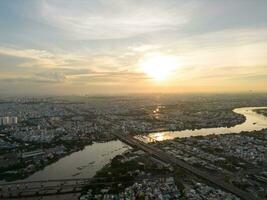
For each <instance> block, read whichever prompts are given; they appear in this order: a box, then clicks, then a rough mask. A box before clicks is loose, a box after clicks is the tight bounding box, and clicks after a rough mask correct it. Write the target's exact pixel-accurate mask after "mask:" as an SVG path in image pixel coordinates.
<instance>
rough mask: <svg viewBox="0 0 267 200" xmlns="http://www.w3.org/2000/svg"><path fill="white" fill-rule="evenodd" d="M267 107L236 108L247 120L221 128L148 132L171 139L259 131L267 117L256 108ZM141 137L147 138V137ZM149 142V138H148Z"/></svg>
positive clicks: (266, 122)
mask: <svg viewBox="0 0 267 200" xmlns="http://www.w3.org/2000/svg"><path fill="white" fill-rule="evenodd" d="M257 109H267V107H244V108H236V109H234V110H233V112H235V113H238V114H242V115H244V116H245V117H246V121H245V122H244V123H242V124H238V125H236V126H233V127H229V128H228V127H219V128H202V129H196V130H183V131H164V132H155V133H150V134H148V137H149V138H153V139H155V140H157V141H163V140H171V139H174V138H182V137H190V136H205V135H211V134H226V133H240V132H242V131H249V132H250V131H259V130H262V129H265V128H267V117H265V116H263V115H261V114H258V113H256V112H255V111H254V110H257ZM141 139H146V138H145V137H143V138H141ZM146 141H147V142H149V139H148V138H147V139H146Z"/></svg>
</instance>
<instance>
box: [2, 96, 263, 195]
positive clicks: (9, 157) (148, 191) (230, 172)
mask: <svg viewBox="0 0 267 200" xmlns="http://www.w3.org/2000/svg"><path fill="white" fill-rule="evenodd" d="M266 103H267V102H266V96H265V95H257V98H253V99H251V95H242V96H241V97H240V96H239V98H237V96H235V95H183V96H182V95H145V96H141V95H137V96H128V97H87V96H86V97H65V98H60V97H47V98H40V97H36V98H26V97H25V98H2V99H1V104H0V107H1V109H0V110H1V132H0V134H1V138H0V153H1V154H0V160H1V162H0V169H1V171H0V177H1V180H2V181H1V182H2V183H3V185H2V189H1V195H2V197H12V195H15V196H16V195H23V192H22V191H21V192H18V191H20V190H25V188H24V187H29V186H25V185H24V183H23V182H22V184H21V185H20V183H19V182H21V181H23V179H25V180H27V178H28V177H31V175H32V174H34V173H35V172H37V171H42V170H43V168H45V167H46V166H49V165H52V164H53V163H56V162H57V161H58V160H60V159H62V158H64V157H66V156H67V155H70V154H75V152H79V151H83V149H84V148H85V147H86V146H91V145H94V144H95V143H105V142H108V141H113V140H117V139H118V138H117V137H116V134H120V135H123V136H127V137H135V138H137V139H138V140H139V141H140V142H142V143H143V142H145V143H147V144H148V145H149V146H151V147H154V148H156V149H161V150H162V151H164V152H166V153H167V154H168V155H170V156H173V157H175V158H177V159H179V160H182V161H184V162H186V163H188V164H189V165H191V166H193V167H196V168H198V169H199V170H201V171H203V172H206V173H208V174H210V175H214V176H216V177H217V178H218V179H220V180H223V181H225V182H227V183H229V184H231V185H233V186H235V187H238V188H240V189H242V190H244V191H246V192H248V193H251V194H253V195H254V196H255V197H258V198H259V199H261V198H262V199H264V198H266V195H267V191H266V187H265V184H266V182H267V172H266V171H265V170H264V169H265V168H266V166H267V149H266V141H267V131H266V130H267V129H263V130H259V131H249V132H241V133H228V134H222V135H216V133H214V134H212V135H207V136H192V137H181V138H175V139H173V140H165V141H164V140H163V141H161V142H159V141H156V140H152V139H151V141H149V140H148V141H145V139H147V138H148V134H149V133H161V132H164V131H166V130H169V131H183V130H192V131H194V130H197V129H200V128H204V129H205V128H216V127H233V126H236V125H238V124H242V123H244V122H245V121H246V118H245V117H244V116H243V115H241V114H237V113H235V112H233V111H232V110H233V109H234V108H238V107H250V106H253V107H254V106H259V107H260V106H263V105H266ZM265 112H266V110H265V109H258V110H255V113H258V114H259V115H260V116H262V117H263V116H264V114H265ZM255 123H256V122H255ZM148 142H149V143H148ZM125 145H126V146H128V144H125ZM126 146H125V147H126ZM130 146H131V145H130ZM123 148H124V147H121V149H123ZM116 151H117V150H116V149H115V150H114V152H116ZM119 152H120V153H119ZM119 152H118V154H117V155H114V156H115V157H111V158H110V159H111V161H110V162H108V163H107V164H106V165H105V166H104V167H103V168H102V169H101V167H100V168H99V169H98V171H97V172H96V174H95V175H94V176H93V177H97V178H101V179H100V180H98V179H97V180H92V181H90V183H85V184H84V185H83V186H82V187H81V188H80V190H77V191H76V192H79V193H80V194H81V195H80V197H79V196H78V197H77V198H80V199H81V200H83V199H92V198H95V199H118V198H119V199H133V198H134V197H135V198H137V199H138V198H141V199H142V198H149V199H155V198H156V199H202V198H203V197H205V199H239V198H240V197H239V196H236V195H233V194H231V193H229V192H228V191H223V190H222V189H221V188H218V187H216V186H214V185H211V184H210V183H209V182H207V181H205V180H202V179H201V178H199V177H198V176H196V175H194V174H192V173H188V172H187V171H186V169H183V168H179V167H176V166H173V165H172V164H170V163H167V162H164V161H163V160H161V159H159V158H157V157H155V156H153V155H150V153H149V152H145V151H144V150H142V149H139V150H138V148H135V147H134V146H132V148H131V147H127V148H126V149H125V150H124V151H119ZM98 156H99V157H101V156H105V155H98ZM84 159H86V158H84ZM94 164H95V163H94V161H92V162H90V163H89V164H88V165H87V166H76V167H77V169H78V170H80V171H81V172H82V170H83V168H85V167H89V168H90V166H93V165H94ZM81 172H80V173H81ZM80 173H79V172H78V173H77V175H79V174H80ZM75 176H76V175H75V174H74V175H73V176H72V177H66V179H70V178H72V179H74V178H76V177H75ZM93 177H90V176H86V175H84V178H93ZM102 179H105V180H102ZM16 182H18V184H17V185H16V184H15V185H14V184H13V186H14V187H15V186H16V187H17V188H16V189H15V191H13V192H11V191H12V190H13V189H14V188H12V185H11V186H8V187H9V188H7V187H6V185H8V183H16ZM95 182H96V183H98V184H99V185H98V184H96V186H95V185H94V184H93V183H95ZM102 182H103V183H104V182H108V183H110V182H112V183H113V184H111V183H110V184H111V185H110V184H107V185H105V184H102ZM60 184H63V185H64V184H66V185H67V183H60ZM42 187H44V186H42ZM23 188H24V189H23ZM16 191H17V193H16ZM30 191H31V190H30V189H29V194H28V195H30V196H31V195H33V196H34V195H37V194H38V195H40V194H41V193H42V189H39V190H38V193H36V192H33V191H32V192H30ZM62 191H63V189H62ZM76 192H74V193H76ZM57 193H59V194H60V193H61V190H56V192H55V195H56V194H57ZM62 193H64V192H62ZM24 195H26V196H27V193H26V191H25V194H24ZM68 198H70V197H68Z"/></svg>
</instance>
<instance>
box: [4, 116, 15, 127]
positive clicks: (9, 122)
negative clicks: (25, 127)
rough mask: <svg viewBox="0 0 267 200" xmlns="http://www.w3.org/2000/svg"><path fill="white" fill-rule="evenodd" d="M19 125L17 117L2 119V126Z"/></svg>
mask: <svg viewBox="0 0 267 200" xmlns="http://www.w3.org/2000/svg"><path fill="white" fill-rule="evenodd" d="M17 123H18V118H17V117H0V126H5V125H13V124H17Z"/></svg>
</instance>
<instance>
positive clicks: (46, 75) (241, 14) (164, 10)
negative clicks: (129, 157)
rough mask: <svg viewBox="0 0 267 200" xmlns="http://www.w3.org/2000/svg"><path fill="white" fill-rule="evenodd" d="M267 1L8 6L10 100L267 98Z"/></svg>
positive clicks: (2, 76) (2, 38) (3, 81)
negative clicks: (248, 94)
mask: <svg viewBox="0 0 267 200" xmlns="http://www.w3.org/2000/svg"><path fill="white" fill-rule="evenodd" d="M266 8H267V2H266V1H264V0H255V1H251V0H235V1H230V0H229V1H228V0H227V1H209V0H202V1H195V0H168V1H166V0H146V1H128V0H95V1H83V0H76V1H64V0H56V1H54V0H38V1H35V0H27V1H23V0H12V1H1V2H0V26H1V29H0V92H1V93H2V94H8V95H27V94H30V95H40V94H41V95H47V94H52V95H53V94H57V95H71V94H76V95H82V94H124V93H155V92H156V93H158V92H160V93H188V92H189V93H191V92H192V93H195V92H197V93H199V92H205V93H206V92H208V93H209V92H212V93H225V92H227V93H229V92H231V93H233V92H251V91H253V92H266V91H267V87H266V81H267V65H266V64H267V60H266V57H267V51H266V49H267V12H266Z"/></svg>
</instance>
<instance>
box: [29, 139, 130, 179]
mask: <svg viewBox="0 0 267 200" xmlns="http://www.w3.org/2000/svg"><path fill="white" fill-rule="evenodd" d="M129 148H130V147H129V146H126V145H125V144H124V143H122V142H121V141H119V140H116V141H110V142H103V143H93V144H92V145H88V146H86V147H85V148H84V149H83V150H81V151H78V152H74V153H72V154H70V155H68V156H66V157H64V158H61V159H60V160H58V161H56V162H55V163H53V164H51V165H48V166H46V167H45V168H44V169H43V170H40V171H38V172H35V173H34V174H32V175H31V176H29V177H28V178H26V179H24V181H34V180H51V179H72V178H91V177H93V176H94V175H95V174H96V172H97V171H98V170H100V169H101V168H102V167H104V166H105V165H106V164H108V163H109V162H110V160H111V159H112V158H114V157H115V156H116V155H119V154H122V153H123V152H125V151H126V150H127V149H129Z"/></svg>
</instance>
